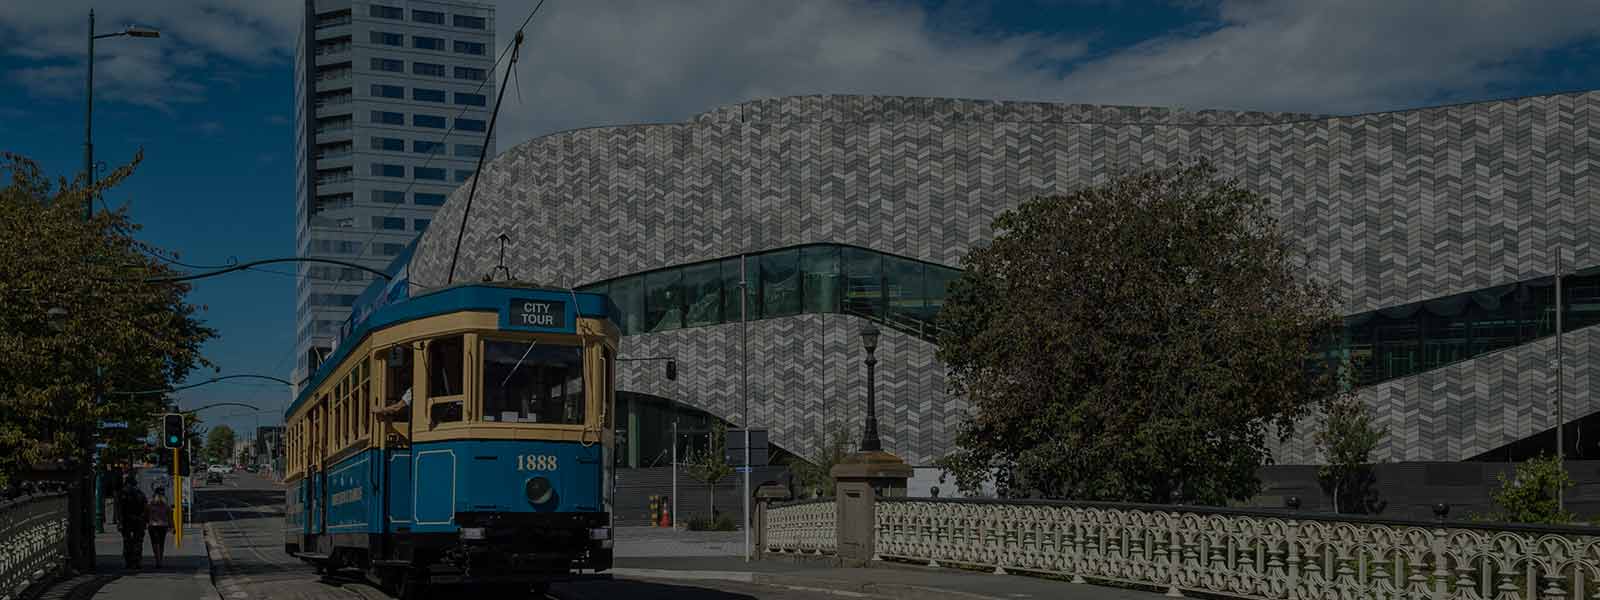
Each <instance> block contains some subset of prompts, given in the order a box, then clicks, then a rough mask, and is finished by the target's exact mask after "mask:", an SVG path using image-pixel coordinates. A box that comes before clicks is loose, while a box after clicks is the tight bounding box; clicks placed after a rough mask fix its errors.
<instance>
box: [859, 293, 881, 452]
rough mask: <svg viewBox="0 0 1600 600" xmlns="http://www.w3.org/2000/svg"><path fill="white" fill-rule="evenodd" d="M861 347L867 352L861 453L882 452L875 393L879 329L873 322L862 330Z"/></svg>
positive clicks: (868, 323)
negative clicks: (865, 414)
mask: <svg viewBox="0 0 1600 600" xmlns="http://www.w3.org/2000/svg"><path fill="white" fill-rule="evenodd" d="M861 347H862V349H865V350H866V351H867V423H866V428H865V431H862V432H861V451H862V452H880V451H882V450H883V442H881V441H879V440H878V407H877V404H878V402H877V397H876V394H875V392H874V390H876V388H877V387H878V382H877V375H878V374H877V366H878V358H877V356H876V355H875V353H876V352H877V350H878V328H877V327H874V326H873V325H872V322H871V321H868V322H867V325H866V326H865V327H862V328H861Z"/></svg>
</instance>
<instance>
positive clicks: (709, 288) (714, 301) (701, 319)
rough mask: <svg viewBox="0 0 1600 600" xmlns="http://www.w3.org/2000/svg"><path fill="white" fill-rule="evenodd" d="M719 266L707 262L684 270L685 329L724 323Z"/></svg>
mask: <svg viewBox="0 0 1600 600" xmlns="http://www.w3.org/2000/svg"><path fill="white" fill-rule="evenodd" d="M717 266H718V265H717V263H715V262H706V263H700V264H697V265H690V266H687V267H684V268H683V297H684V306H685V307H687V308H686V311H685V313H684V321H683V325H684V326H685V327H697V326H701V325H715V324H717V323H720V322H721V321H722V276H721V274H720V272H719V269H718V268H717ZM736 293H737V292H736Z"/></svg>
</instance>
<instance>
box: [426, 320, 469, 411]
mask: <svg viewBox="0 0 1600 600" xmlns="http://www.w3.org/2000/svg"><path fill="white" fill-rule="evenodd" d="M462 344H463V341H462V337H461V336H459V335H457V336H451V337H447V338H441V339H437V340H434V341H433V342H431V343H429V344H428V365H427V366H428V397H429V398H438V397H441V396H460V395H461V394H462V390H463V389H464V387H463V386H464V382H463V381H462V380H461V375H462V370H463V369H462V367H464V366H465V365H464V362H465V360H466V359H465V358H464V357H463V356H462V348H463V346H462ZM429 415H430V416H431V417H432V419H433V420H434V421H460V420H461V401H460V400H456V401H453V402H444V403H439V404H434V405H432V407H431V408H429Z"/></svg>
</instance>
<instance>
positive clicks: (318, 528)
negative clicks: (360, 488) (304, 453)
mask: <svg viewBox="0 0 1600 600" xmlns="http://www.w3.org/2000/svg"><path fill="white" fill-rule="evenodd" d="M321 413H322V410H321V407H318V408H317V409H316V410H313V411H311V415H310V422H311V452H312V455H311V468H310V469H308V470H307V473H306V533H308V534H311V535H319V534H321V533H322V530H323V526H324V525H325V524H326V523H325V519H324V518H323V517H324V516H325V513H326V511H327V506H326V502H324V501H323V500H324V498H323V495H324V493H325V492H326V486H325V485H324V483H325V482H324V481H323V474H322V419H321V418H319V417H321Z"/></svg>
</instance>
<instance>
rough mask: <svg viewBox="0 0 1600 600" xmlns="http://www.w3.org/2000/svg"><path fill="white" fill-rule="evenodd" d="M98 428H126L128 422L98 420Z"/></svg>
mask: <svg viewBox="0 0 1600 600" xmlns="http://www.w3.org/2000/svg"><path fill="white" fill-rule="evenodd" d="M100 428H101V429H127V428H128V422H127V421H101V422H100Z"/></svg>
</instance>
